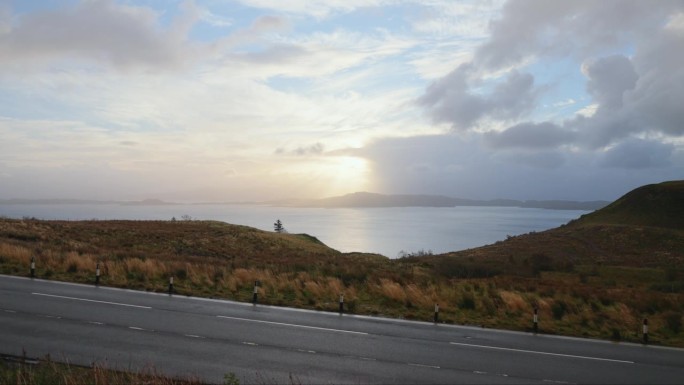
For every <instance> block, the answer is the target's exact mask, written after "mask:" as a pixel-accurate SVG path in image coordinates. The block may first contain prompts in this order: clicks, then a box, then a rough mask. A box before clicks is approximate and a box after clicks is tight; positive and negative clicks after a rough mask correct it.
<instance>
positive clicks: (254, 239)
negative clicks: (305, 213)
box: [0, 219, 684, 346]
mask: <svg viewBox="0 0 684 385" xmlns="http://www.w3.org/2000/svg"><path fill="white" fill-rule="evenodd" d="M520 242H521V241H517V240H516V242H514V245H517V246H516V247H513V248H512V249H511V253H512V254H511V255H512V256H503V255H501V256H499V254H497V253H499V252H500V250H503V249H496V250H499V251H496V252H495V253H494V254H493V255H495V257H496V258H502V259H504V260H505V261H506V262H505V266H509V265H510V266H512V268H511V271H510V272H506V274H503V273H498V274H495V275H494V276H493V277H490V276H489V275H490V274H489V273H490V272H491V271H492V266H493V265H486V264H485V265H478V263H479V262H478V259H475V258H476V257H474V256H473V257H472V259H469V258H471V256H468V255H465V256H460V257H457V258H456V259H451V257H437V256H435V257H428V258H409V259H404V260H388V259H386V258H384V257H381V256H377V255H372V254H359V253H353V254H342V253H339V252H336V251H334V250H331V249H329V248H327V247H325V246H324V245H321V244H320V243H318V242H316V241H315V240H312V239H311V238H308V237H306V236H298V235H292V234H275V233H268V232H263V231H258V230H255V229H251V228H247V227H243V226H233V225H228V224H223V223H218V222H158V221H157V222H154V221H150V222H136V221H87V222H63V221H19V220H7V219H0V272H2V273H5V274H15V275H24V276H27V275H28V274H29V268H28V267H29V263H30V260H31V257H35V259H36V265H37V271H36V273H37V276H38V277H39V278H47V279H57V280H65V281H75V282H83V283H93V282H94V275H95V266H96V264H97V263H98V262H100V267H101V271H102V277H101V284H103V285H110V286H116V287H125V288H134V289H142V290H152V291H166V290H167V288H168V279H169V277H170V276H173V277H174V278H175V281H174V288H175V290H176V293H178V294H187V295H198V296H211V297H215V298H227V299H233V300H238V301H251V298H252V289H253V285H254V281H260V282H261V288H260V290H259V301H260V302H261V303H266V304H274V305H282V306H294V307H303V308H311V309H318V310H330V311H334V310H335V309H337V301H338V298H339V295H340V294H344V295H345V304H346V309H347V311H350V312H356V313H365V314H383V315H387V316H394V317H405V318H411V319H422V320H431V319H432V316H433V309H434V304H435V303H438V304H439V305H440V320H442V321H443V322H449V323H459V324H470V325H483V326H486V327H498V328H508V329H515V330H530V329H531V327H532V322H531V320H532V311H533V309H534V308H535V307H537V308H539V317H540V327H541V330H542V331H544V332H548V333H562V334H570V335H576V336H587V337H599V338H606V339H608V338H613V337H614V336H615V335H616V334H619V335H620V338H622V339H624V340H631V341H638V340H640V336H639V334H638V333H637V331H638V329H639V325H640V322H641V320H642V319H643V318H644V317H648V318H649V321H650V325H651V335H650V337H651V340H652V341H654V342H656V343H664V344H669V345H676V346H684V332H683V331H682V330H681V329H682V328H680V330H674V329H677V328H676V327H674V328H673V326H676V317H675V316H674V315H672V314H673V313H674V314H675V315H676V314H682V312H683V311H684V294H683V292H682V291H676V290H672V291H674V292H671V293H667V292H664V291H663V290H661V286H663V283H668V282H672V288H676V287H678V286H675V284H676V283H677V282H679V281H684V272H683V271H681V270H676V269H674V270H673V269H672V268H671V267H654V266H653V265H652V264H649V266H648V267H639V266H631V265H626V266H618V267H616V266H610V265H599V264H596V263H593V264H584V265H583V264H579V263H577V264H575V265H573V266H571V267H568V266H560V267H558V268H556V267H554V266H548V267H546V268H545V269H542V270H541V271H536V272H535V274H531V270H530V267H533V266H532V265H530V263H543V262H544V259H543V258H536V259H534V258H531V257H530V258H527V259H526V257H523V256H522V255H523V254H522V250H523V248H522V246H521V245H519V243H520ZM485 249H486V248H485ZM485 251H486V250H484V251H483V250H478V251H473V252H472V253H484V252H485ZM515 253H520V256H518V255H517V254H515ZM439 258H442V259H441V261H447V262H448V263H441V264H439V263H437V262H436V261H439V260H440V259H439ZM496 258H495V259H494V260H495V261H496V260H497V259H496ZM526 261H527V262H526ZM540 261H541V262H540ZM525 263H527V265H525ZM673 266H676V265H673ZM526 269H527V270H526ZM478 274H482V275H484V276H486V277H482V278H477V276H478ZM656 286H657V287H656ZM668 287H669V286H668V285H665V288H666V289H667V288H668Z"/></svg>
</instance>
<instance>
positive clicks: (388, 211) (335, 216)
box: [0, 205, 587, 258]
mask: <svg viewBox="0 0 684 385" xmlns="http://www.w3.org/2000/svg"><path fill="white" fill-rule="evenodd" d="M585 213H587V212H586V211H575V210H544V209H523V208H515V207H449V208H432V207H401V208H396V207H395V208H370V209H369V208H364V209H318V208H288V207H267V206H244V205H163V206H126V205H0V216H4V217H8V218H22V217H35V218H39V219H66V220H82V219H101V220H105V219H141V220H145V219H161V220H169V219H171V218H172V217H176V218H177V219H180V218H181V217H182V216H184V215H189V216H191V217H192V219H208V220H219V221H223V222H228V223H233V224H239V225H247V226H251V227H256V228H258V229H262V230H268V231H273V223H274V222H275V221H276V219H280V220H281V221H282V223H283V225H284V226H285V229H286V230H287V231H289V232H291V233H307V234H310V235H313V236H315V237H317V238H318V239H320V240H321V241H322V242H324V243H325V244H326V245H328V246H330V247H332V248H334V249H337V250H339V251H342V252H351V251H363V252H374V253H379V254H383V255H385V256H387V257H390V258H395V257H397V255H398V254H399V252H401V251H405V252H416V251H419V250H425V251H428V250H432V252H434V253H443V252H447V251H456V250H463V249H468V248H472V247H477V246H483V245H486V244H490V243H494V242H496V241H499V240H503V239H506V236H508V235H519V234H524V233H528V232H530V231H541V230H546V229H550V228H553V227H557V226H560V225H561V224H564V223H567V222H568V221H570V220H572V219H575V218H578V217H579V216H580V215H582V214H585Z"/></svg>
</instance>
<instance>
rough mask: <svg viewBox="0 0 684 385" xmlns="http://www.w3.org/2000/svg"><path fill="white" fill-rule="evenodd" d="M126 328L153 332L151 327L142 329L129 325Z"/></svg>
mask: <svg viewBox="0 0 684 385" xmlns="http://www.w3.org/2000/svg"><path fill="white" fill-rule="evenodd" d="M128 328H129V329H131V330H140V331H143V332H154V330H152V329H143V328H139V327H137V326H129V327H128Z"/></svg>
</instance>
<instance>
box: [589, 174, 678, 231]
mask: <svg viewBox="0 0 684 385" xmlns="http://www.w3.org/2000/svg"><path fill="white" fill-rule="evenodd" d="M598 223H601V224H615V225H633V226H652V227H665V228H671V229H679V230H682V229H684V181H682V180H680V181H672V182H663V183H659V184H651V185H646V186H642V187H639V188H637V189H635V190H632V191H630V192H629V193H627V194H625V195H624V196H623V197H621V198H620V199H618V200H616V201H615V202H613V203H611V204H610V205H608V206H606V207H604V208H602V209H600V210H597V211H595V212H593V213H591V214H587V215H584V216H583V217H582V218H581V219H580V220H579V221H577V223H576V224H598Z"/></svg>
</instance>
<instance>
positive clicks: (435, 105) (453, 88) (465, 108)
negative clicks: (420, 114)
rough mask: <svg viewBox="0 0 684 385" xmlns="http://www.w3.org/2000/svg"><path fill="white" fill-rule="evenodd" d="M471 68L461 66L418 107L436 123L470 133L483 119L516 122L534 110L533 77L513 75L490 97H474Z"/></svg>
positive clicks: (435, 84) (435, 85) (433, 87)
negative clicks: (524, 114) (492, 118)
mask: <svg viewBox="0 0 684 385" xmlns="http://www.w3.org/2000/svg"><path fill="white" fill-rule="evenodd" d="M472 72H473V71H472V67H471V66H469V65H462V66H460V67H459V68H457V69H456V70H454V71H452V72H451V73H450V74H449V75H447V76H445V77H444V78H442V79H439V80H437V81H435V82H433V83H432V84H430V86H429V87H428V88H427V90H426V92H425V94H424V95H423V96H422V97H420V98H419V99H418V104H419V105H422V106H423V107H425V108H427V109H428V111H429V113H430V115H431V117H432V119H433V120H434V121H435V122H437V123H451V124H452V126H453V128H455V129H461V130H468V129H470V128H472V126H473V125H475V124H476V123H477V122H478V121H479V120H480V119H482V118H484V117H487V116H490V117H494V118H497V119H512V118H517V117H519V116H520V115H522V114H523V113H525V112H528V111H529V110H531V108H532V107H533V106H534V101H535V99H536V96H537V91H536V90H535V88H534V77H533V76H532V75H530V74H528V73H520V72H518V71H515V70H514V71H511V72H509V73H508V76H507V77H506V79H505V80H504V81H503V82H501V83H499V84H497V85H496V86H495V88H494V90H493V91H492V92H491V93H490V94H489V95H481V94H477V93H474V92H473V91H472V89H471V88H472V87H471V84H470V82H471V81H472V80H471V76H472V75H473V73H472Z"/></svg>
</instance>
